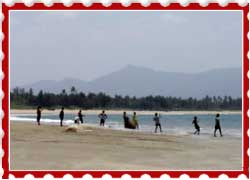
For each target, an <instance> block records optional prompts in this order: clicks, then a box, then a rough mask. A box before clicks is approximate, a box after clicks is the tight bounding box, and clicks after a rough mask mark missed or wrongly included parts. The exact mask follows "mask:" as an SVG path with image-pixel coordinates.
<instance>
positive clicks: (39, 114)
mask: <svg viewBox="0 0 250 180" xmlns="http://www.w3.org/2000/svg"><path fill="white" fill-rule="evenodd" d="M36 115H37V116H36V120H37V124H38V126H40V125H41V124H40V120H41V116H42V107H41V106H38V107H37V110H36Z"/></svg>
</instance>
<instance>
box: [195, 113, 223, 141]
mask: <svg viewBox="0 0 250 180" xmlns="http://www.w3.org/2000/svg"><path fill="white" fill-rule="evenodd" d="M198 122H199V121H198V119H197V117H196V116H194V120H193V122H192V124H194V128H195V132H194V134H197V135H199V134H200V126H199V124H198ZM217 130H219V132H220V136H221V137H222V136H223V135H222V131H221V125H220V114H216V117H215V126H214V137H216V132H217Z"/></svg>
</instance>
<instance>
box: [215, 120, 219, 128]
mask: <svg viewBox="0 0 250 180" xmlns="http://www.w3.org/2000/svg"><path fill="white" fill-rule="evenodd" d="M215 128H220V119H219V118H215Z"/></svg>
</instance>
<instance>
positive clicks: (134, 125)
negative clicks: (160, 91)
mask: <svg viewBox="0 0 250 180" xmlns="http://www.w3.org/2000/svg"><path fill="white" fill-rule="evenodd" d="M41 113H42V107H41V106H38V107H37V124H38V125H39V126H40V120H41ZM84 116H85V115H83V114H82V110H79V112H78V116H77V118H75V123H77V124H80V123H81V124H82V123H83V117H84ZM98 117H99V119H100V126H104V125H105V122H106V120H107V118H108V116H107V114H106V113H105V111H104V110H103V111H102V112H101V113H100V114H99V115H98ZM59 119H60V126H63V120H64V107H62V108H61V111H60V113H59ZM123 120H124V127H125V128H129V129H139V123H138V118H137V115H136V112H134V113H133V116H132V120H130V119H129V117H128V115H127V113H126V112H123ZM153 121H154V123H155V131H154V132H155V133H157V130H158V129H159V130H160V132H162V127H161V122H160V114H158V113H155V115H154V117H153ZM198 122H199V121H198V118H197V117H196V116H194V119H193V121H192V124H193V125H194V128H195V132H194V135H195V134H197V135H199V134H200V126H199V124H198ZM217 130H219V132H220V136H221V137H222V136H223V135H222V131H221V125H220V114H216V117H215V129H214V137H216V132H217Z"/></svg>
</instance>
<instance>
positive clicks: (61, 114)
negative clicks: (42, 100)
mask: <svg viewBox="0 0 250 180" xmlns="http://www.w3.org/2000/svg"><path fill="white" fill-rule="evenodd" d="M59 117H60V119H63V118H64V112H63V111H61V112H60V114H59Z"/></svg>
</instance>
